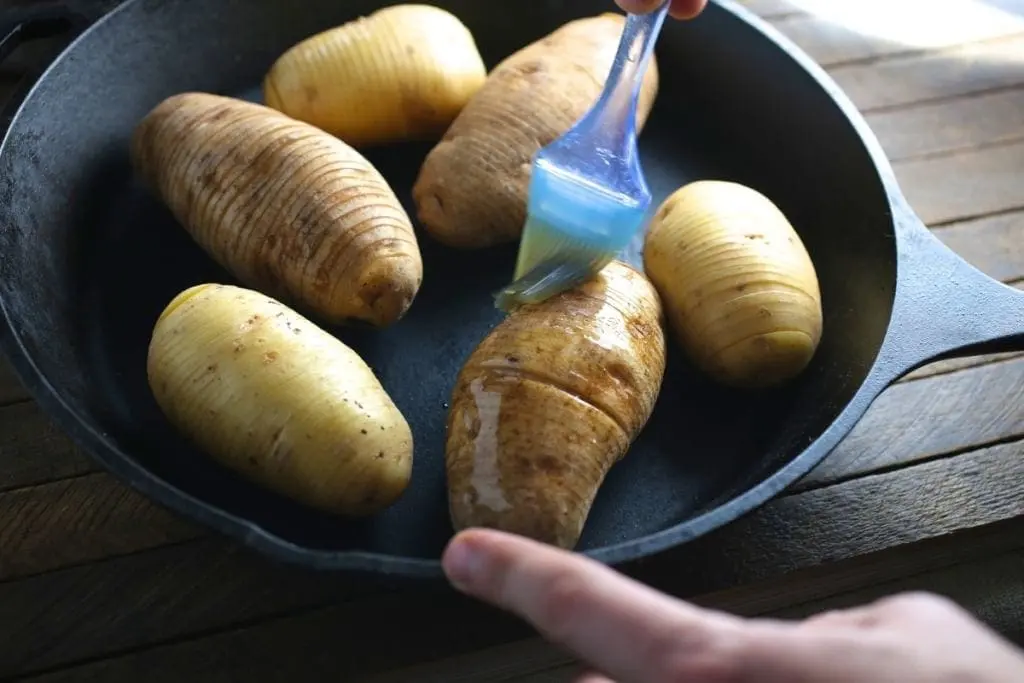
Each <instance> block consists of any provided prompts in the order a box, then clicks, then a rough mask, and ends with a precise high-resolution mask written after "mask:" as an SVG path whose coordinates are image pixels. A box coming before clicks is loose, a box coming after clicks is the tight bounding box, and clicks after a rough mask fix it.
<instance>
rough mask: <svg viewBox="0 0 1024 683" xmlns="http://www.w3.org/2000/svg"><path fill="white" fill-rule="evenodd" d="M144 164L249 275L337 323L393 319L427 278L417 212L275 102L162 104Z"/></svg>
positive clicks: (232, 264)
mask: <svg viewBox="0 0 1024 683" xmlns="http://www.w3.org/2000/svg"><path fill="white" fill-rule="evenodd" d="M132 159H133V161H134V163H135V166H136V168H137V169H138V172H139V173H140V175H141V176H142V177H143V178H145V179H146V180H147V181H148V183H149V185H150V186H151V187H152V188H154V190H155V191H156V193H157V194H158V195H159V196H160V198H161V199H162V200H163V201H164V203H165V204H167V206H168V207H169V208H170V209H171V211H172V212H173V213H174V216H175V217H176V218H177V219H178V221H179V222H180V223H181V224H182V225H183V226H185V228H186V229H187V230H188V232H189V233H190V234H191V235H192V237H193V238H194V239H195V240H196V242H198V243H199V244H200V245H201V246H202V247H203V249H205V250H206V252H207V253H208V254H210V255H211V256H212V257H213V258H214V259H216V260H217V261H218V262H219V263H220V264H221V265H222V266H223V267H224V268H225V269H227V270H228V271H230V272H231V273H232V274H233V275H234V276H235V277H237V278H238V279H239V280H240V281H241V282H242V284H244V285H246V286H248V287H253V288H255V289H259V290H261V291H263V292H266V293H267V294H270V295H271V296H274V297H275V298H278V299H281V300H282V301H284V302H285V303H287V304H288V305H291V306H296V307H298V308H302V309H303V312H309V313H312V314H315V315H316V316H318V317H320V318H322V319H323V320H324V321H326V322H328V323H334V324H340V323H347V322H350V321H353V320H357V321H362V322H365V323H369V324H371V325H376V326H379V327H384V326H387V325H390V324H392V323H394V322H396V321H398V320H399V319H400V318H402V316H404V315H405V313H406V311H408V309H409V307H410V306H411V305H412V301H413V299H414V298H415V296H416V294H417V292H418V291H419V288H420V284H421V283H422V281H423V262H422V259H421V256H420V251H419V244H418V242H417V240H416V234H415V233H414V232H413V228H412V223H411V222H410V220H409V216H408V215H407V214H406V212H405V210H404V209H403V208H402V205H401V203H400V202H399V200H398V198H397V197H396V196H395V193H394V191H393V190H392V189H391V187H390V186H389V185H388V182H387V181H386V180H385V179H384V177H383V176H382V175H381V174H380V173H379V172H378V171H377V169H375V168H374V167H373V165H372V164H371V163H370V162H369V161H367V160H366V159H365V158H364V157H363V156H362V155H360V154H359V152H357V151H356V150H354V149H352V148H351V147H349V146H348V145H346V144H345V143H344V142H341V141H340V140H338V139H337V138H335V137H333V136H331V135H328V134H327V133H325V132H323V131H322V130H320V129H318V128H316V127H314V126H311V125H309V124H307V123H302V122H301V121H296V120H294V119H291V118H289V117H287V116H285V115H284V114H281V113H280V112H277V111H275V110H273V109H270V108H268V107H264V106H262V105H258V104H252V103H251V102H245V101H243V100H237V99H234V98H230V97H222V96H219V95H210V94H206V93H183V94H180V95H174V96H172V97H169V98H167V99H166V100H164V101H163V102H161V103H160V104H158V105H157V106H156V107H155V108H154V109H153V110H152V111H151V112H150V113H149V114H148V115H147V116H146V117H145V118H144V119H143V120H142V121H141V123H139V125H138V127H137V128H136V131H135V136H134V139H133V141H132Z"/></svg>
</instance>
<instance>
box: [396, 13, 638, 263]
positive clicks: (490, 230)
mask: <svg viewBox="0 0 1024 683" xmlns="http://www.w3.org/2000/svg"><path fill="white" fill-rule="evenodd" d="M624 21H625V19H624V17H623V16H622V15H619V14H612V13H606V14H602V15H599V16H593V17H587V18H585V19H578V20H576V21H571V22H569V23H567V24H565V25H564V26H562V27H561V28H559V29H558V30H556V31H554V32H553V33H551V34H550V35H548V36H546V37H544V38H543V39H541V40H538V41H536V42H535V43H532V44H531V45H528V46H527V47H525V48H523V49H522V50H520V51H518V52H516V53H515V54H513V55H511V56H510V57H508V58H507V59H505V60H504V61H503V62H502V63H501V64H499V65H498V66H497V67H495V69H494V70H493V71H492V72H491V73H490V75H489V76H488V78H487V82H486V83H485V84H484V86H483V88H481V89H480V91H479V92H477V93H476V94H475V95H474V96H473V97H472V99H470V101H469V103H468V104H467V105H466V107H465V109H463V110H462V112H461V113H460V114H459V116H458V117H457V118H456V119H455V122H454V123H452V126H451V128H449V129H448V132H447V133H445V136H444V138H443V139H442V140H441V141H440V142H439V143H438V144H437V146H436V147H434V149H433V150H432V151H431V152H430V154H429V155H428V156H427V158H426V160H425V161H424V163H423V166H422V168H421V169H420V173H419V177H418V178H417V180H416V184H415V186H414V187H413V198H414V199H415V201H416V211H417V213H418V216H419V219H420V222H421V223H423V225H424V227H425V228H426V230H427V231H428V232H429V233H430V234H431V236H433V237H434V238H435V239H437V240H438V241H440V242H442V243H443V244H447V245H448V246H451V247H457V248H463V249H477V248H483V247H492V246H495V245H499V244H507V243H512V242H515V241H516V240H518V239H519V237H520V236H521V235H522V232H523V224H524V221H525V219H526V202H527V193H528V187H529V182H530V175H531V169H532V162H533V157H534V155H535V154H536V153H537V151H538V150H540V148H541V147H543V146H545V145H547V144H549V143H551V142H553V141H554V140H555V139H556V138H557V137H559V136H561V135H562V134H563V133H565V132H566V131H568V130H569V128H571V127H572V125H573V124H574V123H576V121H577V120H578V119H579V118H580V117H582V116H583V115H584V114H585V113H586V112H587V110H588V109H590V107H591V106H593V104H594V103H595V102H596V101H597V98H598V97H599V95H600V94H601V90H602V88H603V87H604V83H605V81H606V80H607V79H608V74H609V71H610V70H611V65H612V62H613V60H614V58H615V53H616V50H617V48H618V44H619V38H620V36H621V34H622V29H623V24H624ZM657 91H658V66H657V60H656V59H655V58H653V57H652V58H651V61H650V62H649V63H648V67H647V71H646V73H645V75H644V79H643V82H642V85H641V90H640V101H639V104H638V112H637V124H638V126H639V128H640V129H642V128H643V126H644V124H645V123H646V121H647V118H648V115H649V114H650V111H651V108H652V107H653V105H654V100H655V96H656V95H657Z"/></svg>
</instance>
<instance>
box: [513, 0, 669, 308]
mask: <svg viewBox="0 0 1024 683" xmlns="http://www.w3.org/2000/svg"><path fill="white" fill-rule="evenodd" d="M668 7H669V2H665V3H664V4H663V5H662V7H661V8H660V9H658V10H657V11H655V12H653V13H651V14H649V15H633V14H631V15H629V17H628V18H627V20H626V26H625V29H624V30H623V35H622V40H621V42H620V44H619V52H618V54H617V55H616V57H615V61H614V63H613V64H612V70H611V74H610V75H609V77H608V81H607V83H606V85H605V90H604V92H603V93H602V94H601V97H600V99H599V100H598V101H597V103H596V104H595V105H594V107H593V108H592V109H591V110H590V111H589V112H587V114H586V115H585V116H584V117H583V118H582V119H580V121H579V122H577V124H576V125H575V126H573V128H572V129H571V130H570V131H569V132H568V133H566V134H565V135H564V136H562V137H561V138H559V139H558V140H556V141H555V142H553V143H551V144H550V145H548V146H547V147H545V148H543V149H541V150H540V152H538V153H537V156H536V157H535V159H534V164H533V169H532V175H531V178H530V187H529V200H528V206H527V213H528V217H527V222H526V226H525V227H524V230H523V237H522V240H521V242H520V246H519V258H518V261H517V263H516V271H515V276H514V280H515V281H514V282H513V283H512V284H511V285H509V286H508V287H506V288H505V289H504V290H502V292H501V293H499V294H498V297H497V305H498V306H499V307H500V308H503V309H505V310H508V309H509V308H510V307H512V306H514V305H516V304H518V303H536V302H538V301H542V300H544V299H545V298H548V297H550V296H553V295H555V294H557V293H559V292H561V291H564V290H565V289H568V288H569V287H572V286H575V285H577V284H579V283H580V282H581V281H583V280H585V279H587V278H588V277H590V276H592V275H593V274H595V273H596V272H597V271H598V270H600V269H601V268H603V267H604V266H605V265H607V264H608V262H609V261H611V260H612V259H614V258H615V257H616V255H617V254H619V253H620V252H622V251H623V250H625V249H627V248H628V247H629V246H630V243H631V242H632V241H633V240H634V238H635V237H636V235H637V233H638V232H639V231H640V229H641V228H642V227H643V224H644V219H645V218H646V216H647V211H648V209H649V208H650V204H651V193H650V191H649V190H648V188H647V183H646V181H645V179H644V174H643V169H642V168H641V166H640V159H639V151H638V150H637V144H636V112H637V100H638V98H639V95H640V89H641V84H642V81H643V77H644V71H645V70H646V66H647V61H648V59H649V58H650V55H651V52H652V50H653V46H654V41H655V38H656V37H657V34H658V32H659V31H660V29H661V25H662V24H663V23H664V20H665V16H666V15H667V14H668Z"/></svg>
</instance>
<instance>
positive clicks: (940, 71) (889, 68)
mask: <svg viewBox="0 0 1024 683" xmlns="http://www.w3.org/2000/svg"><path fill="white" fill-rule="evenodd" d="M1022 50H1024V36H1015V37H1012V38H1007V39H1004V40H994V41H990V42H985V43H974V44H969V45H962V46H957V47H953V48H949V49H947V50H936V51H931V52H926V53H923V54H915V55H909V56H904V57H894V58H892V59H887V60H883V61H879V62H877V63H871V64H853V65H849V66H840V67H837V68H834V69H831V70H830V72H829V73H830V74H831V76H832V78H833V79H834V80H835V81H836V83H838V84H839V86H840V87H841V88H842V89H843V90H844V91H845V92H846V94H847V96H849V97H850V99H852V100H853V102H854V104H856V105H857V107H858V108H860V109H861V111H871V110H874V109H881V108H883V107H886V108H892V107H898V106H906V105H909V104H914V103H917V102H924V101H932V100H939V99H947V98H951V97H961V96H964V95H968V94H971V93H979V92H985V91H988V90H993V89H996V88H1005V87H1008V86H1015V85H1020V84H1021V83H1024V65H1022V63H1021V60H1020V55H1021V53H1022Z"/></svg>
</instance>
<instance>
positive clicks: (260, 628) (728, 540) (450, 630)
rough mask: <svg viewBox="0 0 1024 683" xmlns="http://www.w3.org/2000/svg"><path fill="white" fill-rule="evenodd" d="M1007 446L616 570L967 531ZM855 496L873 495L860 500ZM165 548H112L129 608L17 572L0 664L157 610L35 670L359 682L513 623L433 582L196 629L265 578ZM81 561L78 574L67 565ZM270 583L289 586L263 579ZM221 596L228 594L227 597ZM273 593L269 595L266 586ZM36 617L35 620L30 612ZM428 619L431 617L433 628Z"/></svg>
mask: <svg viewBox="0 0 1024 683" xmlns="http://www.w3.org/2000/svg"><path fill="white" fill-rule="evenodd" d="M1022 448H1024V443H1020V442H1018V443H1013V444H1005V445H1001V446H997V447H994V448H990V449H986V450H982V451H978V452H975V453H971V454H969V455H962V456H959V457H956V458H949V459H944V460H939V461H934V462H929V463H924V464H921V465H917V466H915V467H912V468H908V469H907V470H904V471H901V472H895V473H887V474H883V475H878V476H873V477H865V478H862V479H857V480H854V481H850V482H846V483H843V484H840V485H837V486H833V487H828V488H824V489H816V490H813V491H807V492H805V493H801V494H798V495H795V496H790V497H788V498H783V499H779V500H776V501H773V502H772V503H770V504H769V505H767V506H765V507H764V508H762V509H761V510H759V511H757V512H755V513H753V514H752V515H749V516H748V517H746V518H744V519H742V520H740V521H738V522H736V523H734V524H733V525H731V526H730V527H728V528H726V529H723V530H721V531H719V532H717V533H715V534H712V535H710V536H708V537H705V538H703V539H700V540H698V541H696V542H694V543H692V544H690V545H689V546H686V547H683V548H681V549H678V550H675V551H672V552H669V553H666V554H664V555H662V556H660V557H657V558H653V559H650V560H647V561H645V562H642V563H638V564H637V565H634V566H633V567H632V568H630V569H629V571H630V573H631V574H633V575H634V576H637V577H638V578H640V579H641V580H644V581H646V582H648V583H650V584H652V585H654V586H656V587H659V588H662V589H664V590H668V591H670V592H672V593H674V594H679V595H686V596H694V595H700V594H706V593H709V592H711V591H715V590H722V589H726V588H728V587H731V586H740V585H749V584H753V583H755V582H761V581H768V580H770V579H772V578H777V577H781V576H783V575H785V574H787V573H790V572H795V571H797V570H802V569H812V568H823V567H824V566H825V565H828V564H831V563H837V562H842V561H844V560H848V559H851V558H859V557H865V556H869V555H871V554H872V553H877V552H880V551H886V550H888V551H889V552H892V549H894V548H897V547H900V546H906V545H909V544H915V543H918V542H921V541H925V540H927V539H938V538H941V537H944V536H948V535H950V534H954V533H957V532H960V531H962V530H967V529H979V530H981V528H982V527H984V526H986V525H990V524H994V523H996V522H1000V521H1004V520H1012V519H1013V518H1014V517H1016V516H1018V515H1020V514H1021V513H1022V512H1024V510H1022V506H1024V458H1021V457H1020V456H1021V453H1022V452H1024V451H1022ZM864 501H877V504H876V505H865V504H864ZM1018 530H1019V529H1018ZM1001 539H1002V540H1004V541H1006V542H1010V541H1013V542H1018V543H1020V542H1024V536H1022V534H1020V533H1015V534H1012V535H1011V534H1007V533H1003V534H1002V535H1001ZM173 550H174V549H167V550H165V551H162V552H163V558H162V559H161V561H160V562H150V563H149V564H148V565H146V566H145V567H143V566H141V559H137V558H147V557H148V556H152V555H154V554H155V553H146V554H142V555H139V556H136V558H123V559H122V560H121V561H120V565H121V566H126V565H127V564H128V563H129V561H130V560H136V561H137V562H139V564H138V565H137V566H136V568H135V570H134V571H128V572H126V573H125V574H124V575H123V578H124V581H125V582H126V583H128V584H129V585H135V586H138V588H135V589H133V590H134V591H137V592H138V593H143V594H144V595H145V596H146V598H145V601H144V604H143V605H142V606H140V609H138V610H135V609H133V608H132V607H131V606H132V605H134V604H135V603H136V599H135V598H133V597H132V595H133V594H132V593H131V592H129V593H128V594H127V595H122V594H120V592H118V591H116V590H114V589H110V592H109V593H106V592H104V591H103V590H102V589H101V590H96V589H93V590H91V592H90V595H92V594H95V593H102V594H103V598H101V599H97V600H94V601H91V603H90V607H89V610H88V612H83V615H82V616H81V617H80V618H79V617H78V616H77V610H76V612H75V613H72V614H71V615H67V614H55V613H50V612H48V611H47V610H46V609H42V610H41V609H40V607H39V605H35V604H32V603H34V602H36V601H38V600H39V598H35V599H34V600H33V599H32V597H31V596H30V597H28V598H26V597H20V598H19V596H21V595H23V594H24V593H26V592H27V591H19V590H18V584H19V583H22V584H23V583H25V582H12V583H9V584H5V585H0V589H5V590H9V591H10V593H9V595H10V597H11V598H12V599H14V600H17V601H18V603H17V605H18V608H19V609H15V608H13V607H5V606H6V605H8V604H9V603H8V602H7V598H8V594H5V593H3V592H0V617H3V619H0V624H4V623H7V624H16V623H24V621H25V620H26V618H32V617H33V616H34V615H39V614H40V613H41V614H42V615H43V617H39V616H35V623H34V624H33V629H34V631H35V634H36V638H35V639H34V640H32V641H31V642H29V639H28V638H26V637H19V635H18V633H16V632H12V633H10V634H8V633H0V637H6V638H10V639H11V640H10V641H7V642H8V647H7V648H6V650H7V652H6V653H4V655H3V656H4V657H5V659H0V662H2V663H3V666H0V676H2V675H5V674H13V673H26V672H29V671H33V670H38V669H39V668H41V667H44V666H56V665H58V664H62V663H63V664H68V663H70V662H73V661H74V660H75V658H76V657H81V656H82V653H84V652H89V653H96V654H108V653H110V652H114V651H117V650H121V649H124V648H125V647H129V646H130V645H129V644H128V641H129V639H130V640H131V642H132V643H134V644H135V645H138V644H139V643H140V641H141V640H143V638H141V637H140V635H139V634H145V635H146V636H147V637H148V640H149V642H155V641H157V640H164V639H166V638H168V637H173V636H171V635H170V634H168V633H165V632H164V630H165V629H167V625H168V624H172V625H177V626H178V627H179V628H184V624H186V623H187V624H188V626H187V628H188V629H189V630H190V631H191V632H205V633H206V634H205V635H203V636H202V637H200V638H198V639H194V640H186V641H183V642H176V643H170V644H167V645H162V646H158V647H153V648H150V649H146V650H141V651H137V652H132V653H127V654H125V656H123V657H117V658H111V659H106V660H104V661H101V662H97V663H93V664H88V665H85V666H83V667H78V668H74V669H68V670H66V671H64V672H62V673H60V674H58V675H54V676H50V677H47V678H45V679H43V680H45V681H47V683H54V682H55V681H71V680H83V679H87V680H92V679H101V680H110V681H120V680H125V681H127V680H135V679H137V677H138V675H139V674H140V673H141V672H146V680H147V681H150V680H153V681H164V680H166V681H172V680H174V681H178V680H184V679H186V678H194V680H195V681H196V683H204V682H206V681H224V680H259V681H271V680H288V679H292V680H320V678H323V677H327V676H333V677H334V680H359V676H362V675H369V674H371V673H377V672H381V671H386V670H390V669H397V668H401V667H402V666H403V662H407V663H413V662H423V661H430V660H433V659H439V658H442V657H444V656H453V655H455V654H457V653H458V652H459V651H461V652H470V651H473V650H476V649H479V648H481V647H486V646H487V645H488V644H492V645H496V644H499V643H503V642H508V641H509V640H511V639H514V638H519V637H525V636H527V635H529V631H528V629H525V628H524V627H523V626H522V625H521V624H520V623H519V622H517V621H515V620H511V619H508V618H507V617H504V616H501V615H499V614H497V613H495V612H494V611H492V610H489V609H487V608H485V607H482V606H477V605H475V604H471V603H467V602H465V601H463V600H461V599H459V598H456V597H454V596H451V595H449V594H447V593H444V594H438V593H430V594H424V593H422V592H409V593H406V594H396V595H395V596H394V597H392V598H389V599H381V598H379V597H377V598H371V599H363V600H356V601H354V602H351V603H346V604H341V605H337V606H332V607H326V608H323V609H314V610H312V611H309V612H304V613H302V614H297V615H293V616H285V617H280V618H275V619H273V620H269V621H264V622H262V623H252V624H251V625H249V626H246V627H244V628H241V629H237V630H233V631H229V632H225V633H221V634H219V635H212V634H210V633H209V631H211V630H212V629H211V626H210V622H211V621H213V622H217V623H223V620H224V615H226V614H238V613H240V612H241V613H242V614H244V615H245V616H246V617H248V618H249V619H253V620H255V616H256V615H255V613H256V612H258V611H259V610H260V608H261V602H262V601H263V600H266V599H267V598H266V597H262V596H268V595H274V594H275V592H274V591H273V590H272V589H271V588H270V587H269V586H267V585H265V584H264V583H263V582H262V581H257V582H256V583H246V582H244V581H241V582H239V581H238V579H237V576H236V578H235V579H234V580H233V579H232V575H237V571H236V572H225V573H224V574H215V575H210V574H207V575H205V576H203V577H201V578H199V577H196V576H195V575H193V574H187V573H185V574H183V576H181V577H180V578H178V579H175V580H171V579H170V578H169V576H170V575H171V574H174V573H178V572H180V571H181V570H180V569H175V568H176V567H179V566H180V564H182V563H187V562H197V561H198V558H197V556H198V555H202V554H207V553H197V552H195V549H191V550H190V551H189V552H187V553H183V554H182V555H183V556H182V558H178V560H174V559H172V558H173V555H174V553H173ZM165 565H166V566H167V567H170V569H168V570H166V571H160V572H157V574H156V577H153V576H152V573H153V572H154V568H155V567H157V566H165ZM96 566H97V565H90V566H89V567H84V568H79V569H74V570H68V571H67V572H64V573H63V575H64V576H67V577H73V576H79V577H80V578H78V579H76V580H75V581H71V582H70V583H71V585H74V586H85V585H91V584H90V583H89V582H90V581H100V582H103V584H102V585H116V584H117V583H118V582H117V581H115V580H114V579H113V576H114V575H113V574H112V572H110V571H109V570H108V571H106V572H97V571H95V567H96ZM239 566H240V567H242V568H244V567H247V566H249V564H248V563H241V564H240V565H239ZM90 570H91V571H92V574H91V576H89V577H88V578H85V577H82V576H81V575H83V574H85V573H86V572H89V571H90ZM307 576H309V575H307ZM237 583H241V584H242V585H241V586H239V585H236V584H237ZM41 585H46V584H45V583H42V584H41ZM193 586H195V588H194V590H196V591H199V592H200V593H201V596H202V598H201V599H200V598H195V597H192V596H189V598H188V599H182V598H181V597H180V592H181V591H191V590H193ZM66 590H67V589H65V591H66ZM71 590H73V589H71ZM277 590H286V591H287V590H297V588H296V587H295V586H293V585H292V584H290V583H279V584H278V588H277ZM62 592H64V591H62ZM175 595H178V598H177V599H176V598H175V597H174V596H175ZM214 595H216V596H217V601H216V603H215V604H214V605H207V604H206V602H205V601H206V600H212V599H213V597H212V596H214ZM254 596H261V597H254ZM305 597H308V598H309V599H310V600H312V601H316V598H313V597H312V596H305ZM790 597H792V596H790ZM235 600H238V601H240V602H241V604H237V605H236V604H234V601H235ZM106 601H109V602H106ZM175 602H177V603H178V607H177V609H186V610H187V609H192V610H194V611H192V612H189V614H188V617H187V618H185V617H183V616H181V615H179V614H178V613H177V612H176V611H175V609H176V607H175V606H174V603H175ZM69 604H74V605H76V604H78V601H77V600H76V601H75V602H73V603H69ZM156 605H162V606H164V609H163V610H159V611H158V612H157V613H155V614H151V613H150V612H149V611H148V610H149V609H152V608H153V606H156ZM147 606H148V609H147ZM276 606H278V607H281V606H282V604H281V601H280V599H279V597H278V599H277V602H276ZM125 609H127V610H128V611H129V613H130V614H131V619H132V620H133V621H132V622H131V623H132V628H124V627H123V625H112V624H109V617H108V618H98V615H103V614H110V613H116V612H118V611H119V610H125ZM20 610H24V612H21V611H20ZM54 611H56V610H54ZM47 616H48V618H49V620H50V622H47V621H46V620H45V618H46V617H47ZM90 619H93V621H90ZM441 621H443V623H444V628H439V623H440V622H441ZM69 623H70V624H72V625H76V627H75V628H72V627H69V626H68V624H69ZM0 628H3V626H0ZM10 630H11V631H14V627H13V626H12V627H10ZM170 630H172V631H173V633H175V634H177V633H179V632H180V631H178V630H174V629H170ZM129 632H130V633H129ZM50 634H54V635H50ZM81 638H88V641H89V642H88V644H82V643H81ZM40 641H45V642H46V643H48V645H47V647H46V648H45V649H44V648H42V647H41V646H39V645H33V643H35V642H40ZM399 644H401V645H400V646H399ZM41 662H42V663H41ZM131 676H134V677H135V678H134V679H132V678H130V677H131ZM416 680H420V679H416ZM470 680H472V679H470Z"/></svg>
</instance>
